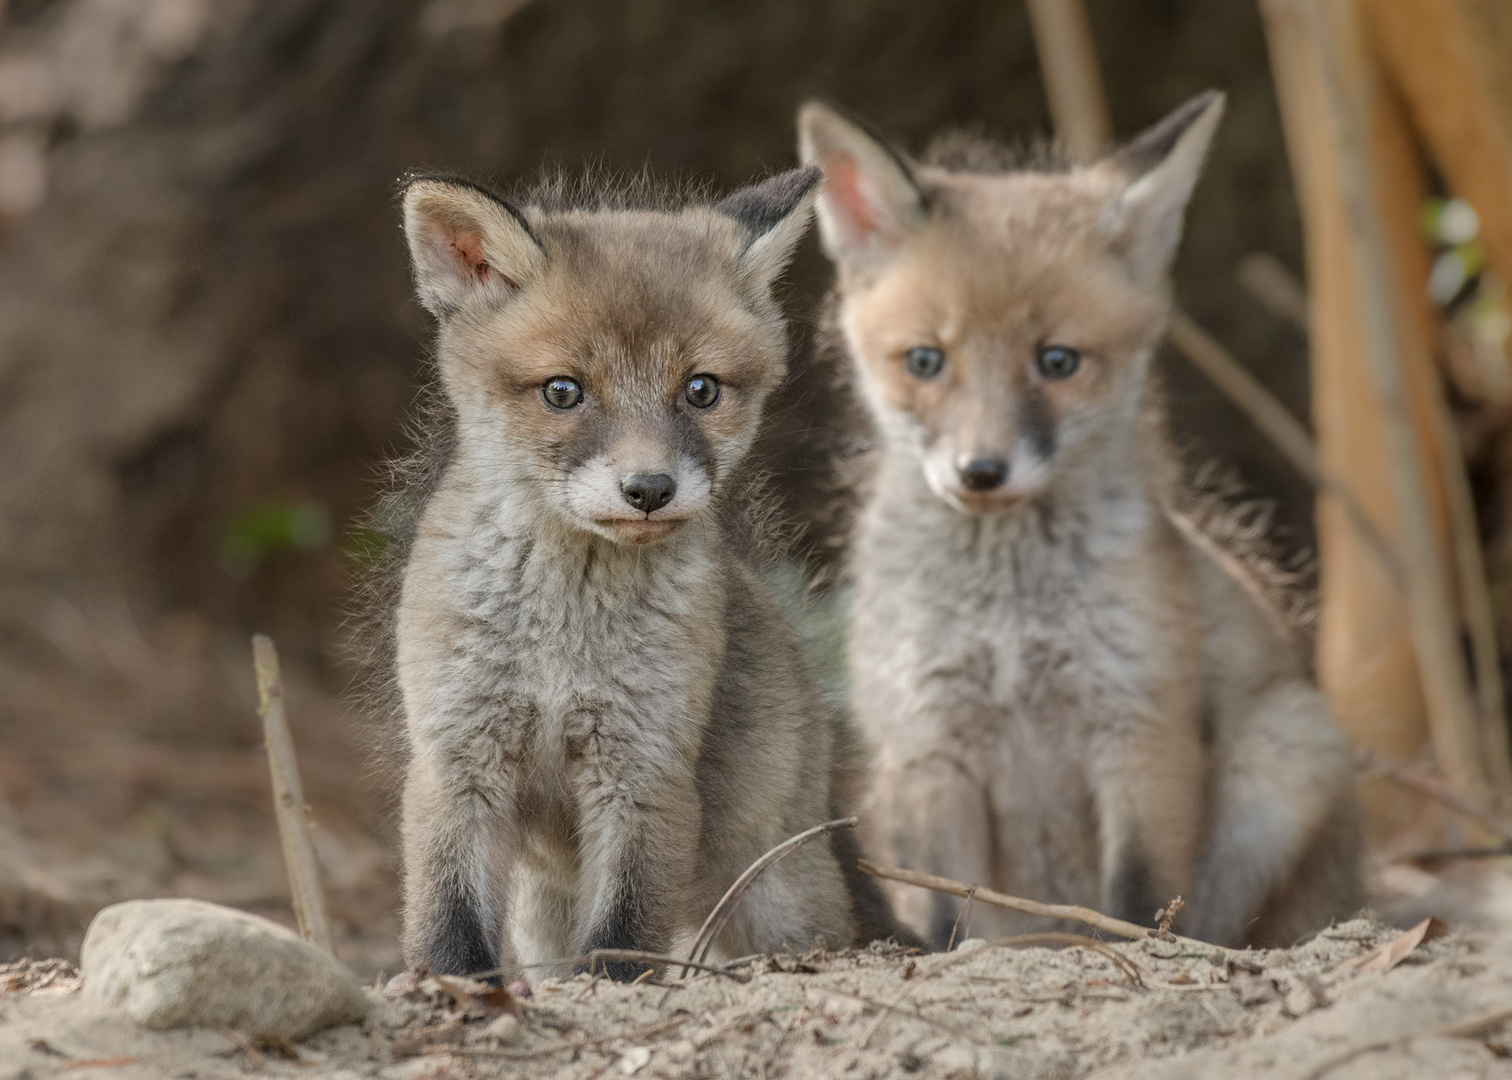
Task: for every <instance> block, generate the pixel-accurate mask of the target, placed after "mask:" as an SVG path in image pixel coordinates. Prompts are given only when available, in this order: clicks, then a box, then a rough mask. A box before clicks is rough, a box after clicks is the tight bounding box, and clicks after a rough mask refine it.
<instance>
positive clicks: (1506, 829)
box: [1355, 747, 1512, 840]
mask: <svg viewBox="0 0 1512 1080" xmlns="http://www.w3.org/2000/svg"><path fill="white" fill-rule="evenodd" d="M1355 766H1356V768H1358V769H1359V770H1360V771H1362V772H1363V773H1364V774H1365V777H1364V779H1367V780H1369V779H1376V778H1380V779H1383V780H1390V781H1391V782H1392V783H1394V784H1400V785H1401V786H1402V787H1405V788H1410V789H1411V790H1413V791H1415V792H1417V793H1418V794H1419V795H1426V796H1427V797H1428V798H1430V799H1433V800H1434V801H1435V802H1440V803H1443V804H1444V805H1445V806H1447V807H1448V808H1449V809H1451V810H1453V811H1454V812H1455V813H1457V814H1459V815H1461V816H1462V817H1466V818H1469V819H1470V820H1471V821H1473V822H1475V823H1476V824H1478V825H1481V826H1483V827H1484V828H1485V829H1486V830H1487V831H1488V832H1491V833H1493V834H1495V835H1496V836H1503V837H1506V838H1507V839H1508V840H1512V821H1509V820H1508V819H1506V818H1504V817H1500V816H1498V815H1496V814H1494V813H1492V812H1491V811H1490V810H1488V809H1487V808H1486V807H1484V806H1481V805H1480V804H1479V803H1476V802H1475V801H1473V800H1471V799H1467V798H1465V797H1464V796H1463V795H1461V794H1459V793H1458V792H1456V791H1452V790H1450V789H1449V787H1448V785H1446V784H1445V783H1444V782H1443V781H1442V780H1440V779H1439V778H1438V777H1437V776H1434V775H1433V773H1431V772H1429V771H1428V770H1427V769H1424V768H1422V767H1421V766H1417V765H1402V764H1399V763H1397V762H1395V761H1392V760H1390V759H1389V758H1386V757H1383V756H1381V755H1380V754H1377V753H1375V752H1374V751H1371V750H1366V749H1364V748H1362V747H1357V748H1356V749H1355Z"/></svg>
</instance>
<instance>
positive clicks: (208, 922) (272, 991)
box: [80, 900, 372, 1042]
mask: <svg viewBox="0 0 1512 1080" xmlns="http://www.w3.org/2000/svg"><path fill="white" fill-rule="evenodd" d="M80 967H81V969H82V972H83V976H84V996H85V997H86V998H89V999H92V1000H94V1001H98V1002H102V1003H104V1004H107V1005H114V1006H119V1007H121V1008H124V1009H125V1010H126V1012H127V1013H128V1014H130V1016H131V1017H132V1019H134V1020H136V1021H137V1022H138V1023H140V1024H142V1025H143V1026H145V1027H149V1028H153V1029H156V1030H159V1031H161V1030H165V1029H168V1028H182V1027H208V1028H232V1029H233V1030H236V1031H241V1032H245V1033H246V1034H248V1035H250V1036H253V1037H254V1038H272V1039H283V1040H287V1041H289V1042H295V1041H297V1040H299V1039H304V1038H308V1037H309V1036H311V1035H313V1034H315V1033H316V1032H317V1031H323V1030H324V1029H326V1028H328V1027H334V1026H336V1025H337V1024H353V1023H357V1022H359V1021H361V1020H362V1019H363V1018H364V1017H366V1016H367V1014H368V1010H369V1009H370V1008H371V1007H372V1003H371V1002H370V1001H369V1000H368V998H367V995H366V994H364V993H363V990H362V986H361V984H359V983H358V982H357V979H356V976H354V975H353V974H352V973H351V972H350V971H348V970H347V969H346V968H345V967H344V966H343V965H342V964H341V963H340V961H338V960H337V959H336V958H335V957H333V956H329V955H327V954H326V953H324V952H322V951H321V950H320V949H317V948H316V947H315V946H314V945H311V944H310V943H309V942H307V941H305V940H303V939H302V938H300V937H299V935H297V934H295V933H294V932H293V931H291V930H288V929H286V928H284V927H282V926H279V925H278V924H277V923H275V922H271V921H270V920H268V919H264V918H262V917H260V916H257V915H249V914H247V913H246V912H244V911H237V910H235V909H234V908H228V907H222V906H220V905H219V904H209V903H205V902H204V901H202V900H130V901H127V902H126V903H123V904H113V905H112V906H110V907H108V908H106V909H105V910H103V911H101V912H100V913H99V914H98V915H96V916H95V918H94V922H92V923H90V925H89V931H88V932H87V933H86V934H85V935H84V947H83V950H82V957H81V961H80Z"/></svg>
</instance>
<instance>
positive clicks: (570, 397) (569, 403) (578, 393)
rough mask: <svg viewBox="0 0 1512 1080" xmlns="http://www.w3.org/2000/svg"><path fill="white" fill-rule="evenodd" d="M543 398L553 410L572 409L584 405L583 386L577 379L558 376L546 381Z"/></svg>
mask: <svg viewBox="0 0 1512 1080" xmlns="http://www.w3.org/2000/svg"><path fill="white" fill-rule="evenodd" d="M541 396H542V397H543V398H545V399H546V404H548V405H550V406H551V407H552V408H553V409H571V408H574V407H575V406H577V405H581V404H582V403H583V385H582V384H581V383H580V382H578V381H577V380H576V379H569V378H567V376H565V375H558V376H557V377H556V378H554V379H547V380H546V385H545V386H543V387H541Z"/></svg>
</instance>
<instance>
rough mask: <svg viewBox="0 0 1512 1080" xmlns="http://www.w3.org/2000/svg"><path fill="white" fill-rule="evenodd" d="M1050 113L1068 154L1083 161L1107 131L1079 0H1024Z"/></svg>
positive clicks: (1087, 27)
mask: <svg viewBox="0 0 1512 1080" xmlns="http://www.w3.org/2000/svg"><path fill="white" fill-rule="evenodd" d="M1027 2H1028V5H1029V23H1030V25H1031V26H1033V28H1034V46H1035V49H1036V51H1037V52H1038V53H1039V62H1040V75H1041V77H1042V78H1043V79H1044V82H1045V96H1046V97H1048V98H1049V99H1050V118H1051V119H1052V120H1054V121H1055V130H1056V133H1057V134H1058V135H1059V136H1060V137H1061V139H1062V140H1063V141H1064V142H1065V144H1066V152H1067V153H1069V154H1070V155H1071V160H1072V161H1074V162H1077V163H1078V164H1084V163H1086V162H1088V161H1091V160H1093V159H1094V158H1096V157H1097V154H1098V152H1099V151H1100V150H1102V149H1103V148H1104V147H1105V146H1107V144H1108V140H1109V139H1111V138H1112V137H1113V123H1112V121H1111V120H1110V119H1109V117H1108V99H1107V97H1106V95H1104V93H1103V85H1102V74H1101V72H1100V69H1099V68H1098V64H1097V46H1096V43H1095V42H1094V41H1093V40H1092V26H1091V23H1090V22H1088V20H1087V9H1086V7H1085V6H1083V4H1082V0H1027Z"/></svg>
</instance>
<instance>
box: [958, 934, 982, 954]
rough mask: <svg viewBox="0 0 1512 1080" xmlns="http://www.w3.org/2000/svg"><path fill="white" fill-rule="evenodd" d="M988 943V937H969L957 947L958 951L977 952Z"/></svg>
mask: <svg viewBox="0 0 1512 1080" xmlns="http://www.w3.org/2000/svg"><path fill="white" fill-rule="evenodd" d="M986 944H987V939H986V938H979V937H969V938H966V939H965V940H963V941H962V942H961V943H960V944H959V945H957V946H956V947H955V951H956V952H976V951H977V950H978V949H980V948H981V947H982V946H984V945H986Z"/></svg>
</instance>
